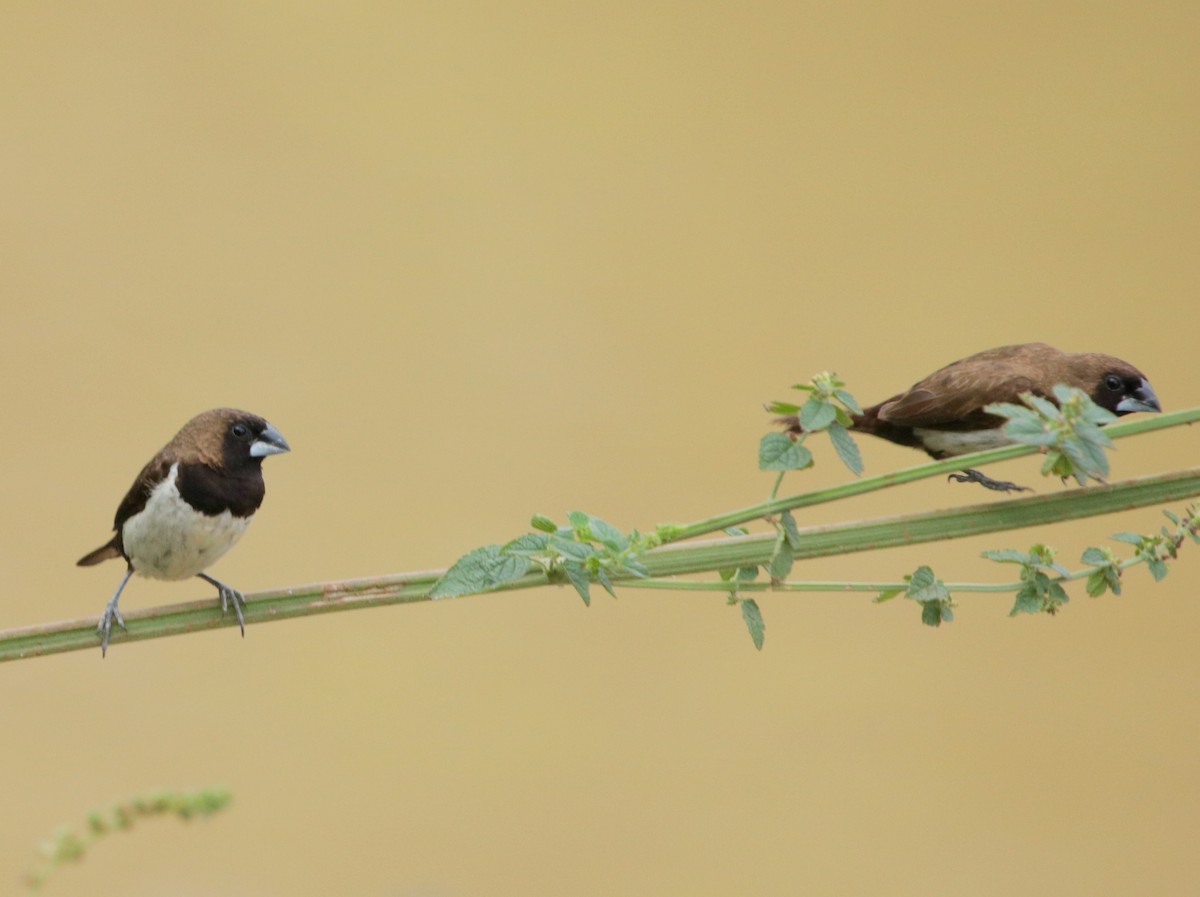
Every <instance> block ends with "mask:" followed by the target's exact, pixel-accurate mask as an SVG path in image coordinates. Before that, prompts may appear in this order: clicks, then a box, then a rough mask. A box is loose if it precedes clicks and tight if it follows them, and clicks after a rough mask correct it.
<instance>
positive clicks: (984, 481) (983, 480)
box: [946, 467, 1033, 492]
mask: <svg viewBox="0 0 1200 897" xmlns="http://www.w3.org/2000/svg"><path fill="white" fill-rule="evenodd" d="M946 479H947V480H954V481H955V482H956V483H978V484H979V485H980V486H982V487H983V488H984V489H991V490H992V491H993V492H1032V491H1033V490H1032V489H1030V488H1029V487H1028V486H1019V485H1017V484H1016V483H1010V482H1009V481H1008V480H993V479H992V478H991V477H989V476H984V475H983V474H982V473H980V472H979V471H978V470H975V469H974V468H972V467H968V468H967V469H966V470H964V471H963V472H962V473H952V474H950V475H949V476H948V477H946Z"/></svg>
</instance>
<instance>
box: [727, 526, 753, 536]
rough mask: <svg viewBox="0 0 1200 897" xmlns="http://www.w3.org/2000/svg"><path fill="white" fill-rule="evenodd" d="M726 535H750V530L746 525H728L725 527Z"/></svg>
mask: <svg viewBox="0 0 1200 897" xmlns="http://www.w3.org/2000/svg"><path fill="white" fill-rule="evenodd" d="M725 535H727V536H748V535H750V530H748V529H746V527H744V526H727V527H725Z"/></svg>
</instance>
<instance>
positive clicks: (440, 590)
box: [429, 545, 529, 600]
mask: <svg viewBox="0 0 1200 897" xmlns="http://www.w3.org/2000/svg"><path fill="white" fill-rule="evenodd" d="M528 570H529V559H528V558H525V557H521V556H519V555H506V554H501V553H500V546H498V545H485V546H484V547H483V548H476V549H475V550H474V551H471V552H468V553H467V554H464V555H463V556H462V557H460V558H459V559H458V560H457V561H455V562H454V564H453V566H451V567H450V569H449V570H447V571H446V572H445V574H443V575H442V578H441V579H439V580H438V581H437V582H436V583H434V584H433V588H432V589H430V590H429V597H430V598H432V599H435V600H436V599H438V598H457V597H458V596H460V595H471V594H474V593H477V592H486V591H489V590H490V589H493V588H495V587H496V586H498V585H502V584H503V583H506V582H511V581H512V580H514V579H520V578H521V577H522V576H524V575H525V573H526V572H527V571H528Z"/></svg>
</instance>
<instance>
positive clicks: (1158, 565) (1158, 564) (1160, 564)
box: [1146, 558, 1167, 582]
mask: <svg viewBox="0 0 1200 897" xmlns="http://www.w3.org/2000/svg"><path fill="white" fill-rule="evenodd" d="M1146 567H1147V568H1148V569H1149V570H1150V575H1151V576H1153V577H1154V581H1155V582H1159V581H1161V580H1162V578H1163V577H1164V576H1166V575H1167V562H1166V561H1164V560H1162V559H1161V558H1154V559H1153V560H1150V561H1147V562H1146Z"/></svg>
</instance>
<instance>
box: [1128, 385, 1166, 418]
mask: <svg viewBox="0 0 1200 897" xmlns="http://www.w3.org/2000/svg"><path fill="white" fill-rule="evenodd" d="M1131 411H1162V405H1160V404H1159V402H1158V396H1156V395H1155V394H1154V390H1153V388H1151V386H1150V382H1149V381H1148V380H1146V379H1145V378H1144V377H1143V378H1142V382H1141V385H1140V386H1138V388H1137V389H1135V390H1134V391H1133V395H1131V396H1126V397H1125V398H1123V399H1121V401H1119V402H1117V413H1118V414H1129V413H1130V412H1131Z"/></svg>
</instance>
